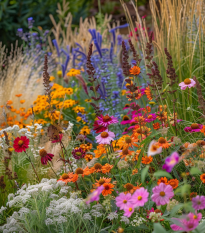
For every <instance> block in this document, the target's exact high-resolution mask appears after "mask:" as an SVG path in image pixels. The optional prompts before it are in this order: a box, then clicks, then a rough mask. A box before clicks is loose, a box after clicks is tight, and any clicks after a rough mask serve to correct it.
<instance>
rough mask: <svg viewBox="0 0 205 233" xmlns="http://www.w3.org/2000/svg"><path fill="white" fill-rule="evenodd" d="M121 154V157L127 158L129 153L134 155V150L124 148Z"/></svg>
mask: <svg viewBox="0 0 205 233" xmlns="http://www.w3.org/2000/svg"><path fill="white" fill-rule="evenodd" d="M119 155H121V159H123V158H126V157H127V156H129V155H132V151H130V150H128V148H124V149H122V151H121V152H120V153H119Z"/></svg>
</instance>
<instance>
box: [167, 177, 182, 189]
mask: <svg viewBox="0 0 205 233" xmlns="http://www.w3.org/2000/svg"><path fill="white" fill-rule="evenodd" d="M168 184H169V185H171V186H172V188H173V189H176V188H177V187H178V185H179V181H178V180H177V179H171V180H169V181H168Z"/></svg>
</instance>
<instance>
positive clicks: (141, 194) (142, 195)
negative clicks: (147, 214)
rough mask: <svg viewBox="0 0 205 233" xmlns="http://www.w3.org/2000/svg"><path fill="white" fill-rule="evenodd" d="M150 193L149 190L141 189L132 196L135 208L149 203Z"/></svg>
mask: <svg viewBox="0 0 205 233" xmlns="http://www.w3.org/2000/svg"><path fill="white" fill-rule="evenodd" d="M148 197H149V193H148V192H147V189H145V188H140V189H137V190H136V191H135V192H134V194H133V195H132V199H131V203H132V204H133V207H137V206H144V204H145V203H146V202H147V201H148Z"/></svg>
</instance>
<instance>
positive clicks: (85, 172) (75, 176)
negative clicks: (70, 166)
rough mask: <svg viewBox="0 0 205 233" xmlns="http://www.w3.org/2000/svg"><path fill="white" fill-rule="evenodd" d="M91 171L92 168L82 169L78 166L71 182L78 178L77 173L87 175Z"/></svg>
mask: <svg viewBox="0 0 205 233" xmlns="http://www.w3.org/2000/svg"><path fill="white" fill-rule="evenodd" d="M91 173H92V170H91V169H89V167H86V168H84V169H82V168H80V167H78V168H77V169H76V170H75V174H73V176H72V180H71V181H72V182H76V181H77V180H78V177H79V175H81V176H82V177H84V176H88V175H90V174H91Z"/></svg>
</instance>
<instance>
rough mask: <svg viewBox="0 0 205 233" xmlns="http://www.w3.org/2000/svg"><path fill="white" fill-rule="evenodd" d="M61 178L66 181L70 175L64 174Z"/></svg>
mask: <svg viewBox="0 0 205 233" xmlns="http://www.w3.org/2000/svg"><path fill="white" fill-rule="evenodd" d="M61 177H62V179H63V180H66V179H68V177H69V176H68V174H66V173H64V174H63V175H62V176H61Z"/></svg>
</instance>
